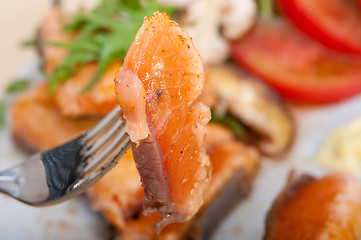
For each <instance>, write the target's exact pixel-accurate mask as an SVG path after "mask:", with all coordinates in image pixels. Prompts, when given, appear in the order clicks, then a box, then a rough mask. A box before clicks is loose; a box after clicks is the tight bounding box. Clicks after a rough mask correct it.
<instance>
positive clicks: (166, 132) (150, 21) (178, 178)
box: [115, 12, 211, 232]
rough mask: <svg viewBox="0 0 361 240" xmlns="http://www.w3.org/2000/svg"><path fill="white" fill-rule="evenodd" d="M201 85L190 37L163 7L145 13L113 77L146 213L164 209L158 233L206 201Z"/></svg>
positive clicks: (199, 63) (207, 174) (205, 115)
mask: <svg viewBox="0 0 361 240" xmlns="http://www.w3.org/2000/svg"><path fill="white" fill-rule="evenodd" d="M203 85H204V70H203V63H202V61H201V58H200V56H199V54H198V52H197V51H196V49H195V48H194V46H193V44H192V41H191V39H190V37H189V36H188V35H187V34H186V33H185V32H183V31H182V29H181V28H180V27H179V26H178V24H176V23H175V22H173V21H171V20H170V17H169V16H168V15H167V14H166V13H159V12H156V13H154V14H153V16H152V17H151V18H145V20H144V23H143V25H142V27H141V28H140V30H139V31H138V33H137V35H136V37H135V40H134V42H133V44H132V45H131V47H130V48H129V51H128V53H127V56H126V57H125V59H124V64H123V66H122V68H120V70H119V72H118V73H117V75H116V79H115V91H116V94H117V97H118V102H119V105H120V106H121V108H122V110H123V118H124V119H125V120H126V130H127V132H128V134H129V135H130V138H131V140H132V142H133V143H134V145H133V155H134V159H135V162H136V164H137V168H138V171H139V173H140V176H141V179H142V183H143V187H144V192H145V203H144V205H145V209H144V211H145V213H146V214H151V213H153V212H155V211H158V212H160V213H161V214H162V215H163V218H162V220H161V221H160V222H159V223H158V224H157V225H156V230H157V231H158V232H159V231H160V230H161V229H162V228H163V227H165V226H166V225H167V224H169V223H172V222H184V221H187V220H189V219H190V218H191V217H192V216H194V215H195V214H196V213H197V211H198V209H199V208H200V207H201V206H202V204H203V195H204V192H205V190H206V188H207V186H208V184H209V179H210V170H211V167H210V163H209V158H208V156H207V155H206V153H205V150H204V148H203V142H204V133H205V131H204V126H205V125H206V124H207V123H208V121H209V120H210V110H209V108H208V107H207V106H205V105H204V104H202V103H196V104H193V103H194V102H195V100H196V99H197V97H198V96H199V95H200V93H201V91H202V88H203Z"/></svg>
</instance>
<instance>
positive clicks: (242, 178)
mask: <svg viewBox="0 0 361 240" xmlns="http://www.w3.org/2000/svg"><path fill="white" fill-rule="evenodd" d="M252 184H253V176H250V175H249V174H248V173H247V172H245V171H244V170H243V169H241V170H239V171H237V172H236V173H235V174H234V175H233V176H232V177H231V178H230V179H229V180H228V181H227V182H226V183H225V185H224V187H223V188H222V190H221V191H220V192H219V193H218V195H217V196H216V197H215V198H214V199H213V200H212V201H211V202H210V203H209V204H207V206H205V207H204V208H203V209H202V210H201V211H200V212H199V213H198V214H197V215H196V217H195V218H196V219H195V222H194V223H193V224H192V226H191V227H190V229H189V231H188V234H187V235H188V238H187V239H192V240H201V239H210V238H211V236H212V235H213V233H214V232H215V230H216V229H217V227H218V226H219V225H220V224H221V223H222V222H223V220H224V218H225V217H227V215H228V214H229V213H230V212H231V211H232V209H234V207H235V206H236V205H237V204H238V203H239V202H240V201H242V200H243V199H244V198H246V197H247V196H248V194H249V193H250V190H251V187H252ZM225 203H226V204H225Z"/></svg>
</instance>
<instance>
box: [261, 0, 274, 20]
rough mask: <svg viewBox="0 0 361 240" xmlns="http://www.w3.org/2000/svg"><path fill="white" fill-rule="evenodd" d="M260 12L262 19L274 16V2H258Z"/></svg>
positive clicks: (269, 0) (270, 0)
mask: <svg viewBox="0 0 361 240" xmlns="http://www.w3.org/2000/svg"><path fill="white" fill-rule="evenodd" d="M258 11H259V14H260V15H261V16H262V17H266V18H270V17H273V16H274V8H273V0H258Z"/></svg>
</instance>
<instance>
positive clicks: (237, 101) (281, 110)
mask: <svg viewBox="0 0 361 240" xmlns="http://www.w3.org/2000/svg"><path fill="white" fill-rule="evenodd" d="M207 84H208V85H209V86H208V89H209V90H208V92H205V93H204V94H203V96H202V97H201V99H202V101H203V99H207V100H205V102H207V103H208V104H210V106H211V108H213V109H215V112H216V113H217V114H218V115H224V114H226V113H229V114H231V115H232V116H233V117H235V118H236V119H237V120H239V121H241V122H242V123H243V124H244V125H245V126H246V127H248V128H250V129H251V130H252V131H254V132H255V133H256V134H257V135H258V136H259V137H260V138H259V139H258V140H257V142H256V144H257V145H258V147H259V149H260V150H261V151H262V153H264V154H265V155H269V156H274V155H279V154H281V153H283V152H284V151H285V150H286V149H287V147H288V146H289V145H290V143H291V140H292V137H293V133H294V126H293V121H292V119H291V116H290V114H289V112H288V111H287V109H286V107H285V105H284V104H283V103H282V102H281V101H280V99H279V98H278V97H277V95H276V94H275V93H274V92H273V91H272V90H271V89H270V88H268V87H267V86H266V85H265V84H263V83H261V82H259V81H256V80H255V79H252V78H251V77H247V76H245V75H241V74H240V73H239V72H238V71H237V70H236V69H234V68H232V67H230V66H225V65H223V66H221V65H219V66H210V67H208V69H207V70H206V85H207ZM206 89H207V88H206ZM210 95H215V98H216V101H214V99H213V98H214V97H213V98H212V96H210Z"/></svg>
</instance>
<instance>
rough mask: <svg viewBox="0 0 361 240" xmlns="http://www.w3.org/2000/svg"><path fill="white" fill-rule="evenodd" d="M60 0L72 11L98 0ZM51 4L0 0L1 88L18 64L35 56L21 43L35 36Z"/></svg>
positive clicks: (48, 1)
mask: <svg viewBox="0 0 361 240" xmlns="http://www.w3.org/2000/svg"><path fill="white" fill-rule="evenodd" d="M63 2H64V7H65V8H66V9H68V10H74V9H77V8H79V7H85V6H91V5H93V4H94V3H96V2H97V0H77V1H72V0H64V1H63ZM52 4H53V1H52V0H31V1H24V0H1V1H0V31H1V40H0V42H1V44H0V76H1V78H0V89H2V88H4V87H5V86H6V85H7V83H8V82H9V81H11V80H12V79H13V78H14V75H15V74H16V72H17V70H18V69H19V68H21V66H24V64H26V63H27V62H29V61H32V60H33V59H34V58H35V52H34V49H33V48H24V47H23V44H22V43H23V42H24V41H28V40H32V39H33V38H34V33H35V30H36V28H37V25H38V24H39V22H40V21H41V19H42V17H43V16H44V14H45V13H46V12H47V10H49V8H50V7H51V5H52ZM0 92H1V93H0V94H2V91H0Z"/></svg>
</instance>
